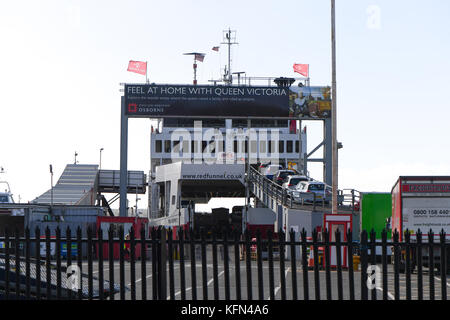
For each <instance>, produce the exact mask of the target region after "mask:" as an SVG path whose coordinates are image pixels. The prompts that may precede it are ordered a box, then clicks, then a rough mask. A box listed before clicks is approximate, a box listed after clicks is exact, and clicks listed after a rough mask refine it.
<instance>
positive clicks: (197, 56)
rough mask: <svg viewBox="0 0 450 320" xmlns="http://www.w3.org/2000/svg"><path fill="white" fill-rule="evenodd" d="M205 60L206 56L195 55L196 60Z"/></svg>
mask: <svg viewBox="0 0 450 320" xmlns="http://www.w3.org/2000/svg"><path fill="white" fill-rule="evenodd" d="M204 58H205V55H204V54H195V60H197V61H200V62H203V59H204Z"/></svg>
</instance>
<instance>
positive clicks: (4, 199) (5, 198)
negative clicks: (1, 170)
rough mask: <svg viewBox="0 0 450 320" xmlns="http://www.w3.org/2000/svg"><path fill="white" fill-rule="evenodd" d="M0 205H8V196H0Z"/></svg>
mask: <svg viewBox="0 0 450 320" xmlns="http://www.w3.org/2000/svg"><path fill="white" fill-rule="evenodd" d="M0 203H8V196H4V195H0Z"/></svg>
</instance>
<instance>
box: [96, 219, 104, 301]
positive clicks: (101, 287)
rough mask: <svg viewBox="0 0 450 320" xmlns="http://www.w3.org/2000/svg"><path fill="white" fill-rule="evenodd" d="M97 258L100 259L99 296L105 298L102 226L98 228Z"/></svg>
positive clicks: (101, 298)
mask: <svg viewBox="0 0 450 320" xmlns="http://www.w3.org/2000/svg"><path fill="white" fill-rule="evenodd" d="M97 247H98V253H97V259H98V294H99V296H98V298H99V300H103V299H104V295H103V290H104V282H103V281H104V280H103V279H104V275H103V230H102V228H101V227H99V228H98V230H97Z"/></svg>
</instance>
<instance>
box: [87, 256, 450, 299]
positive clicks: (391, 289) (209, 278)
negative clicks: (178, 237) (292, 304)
mask: <svg viewBox="0 0 450 320" xmlns="http://www.w3.org/2000/svg"><path fill="white" fill-rule="evenodd" d="M230 256H232V257H230V263H229V277H230V299H231V300H235V299H236V294H237V293H236V292H237V290H236V289H237V288H238V289H240V291H241V299H242V300H247V299H248V298H249V295H248V289H247V268H246V262H245V260H243V261H240V268H239V270H236V268H235V261H234V259H233V258H234V252H233V249H230ZM199 258H200V257H197V261H196V265H195V268H194V269H195V273H196V279H197V282H196V285H195V286H193V285H192V281H191V280H192V278H191V271H192V268H191V263H190V261H189V260H187V261H186V262H185V266H184V268H185V291H186V299H187V300H191V299H193V291H194V290H196V294H197V299H199V300H202V299H209V300H213V299H214V277H213V264H212V258H211V256H208V259H207V265H206V278H203V268H202V264H201V259H199ZM379 267H380V269H381V265H379ZM135 270H136V275H135V286H136V299H141V298H142V283H143V281H145V283H146V285H147V299H152V297H153V275H152V262H151V261H146V276H145V279H143V278H142V274H141V261H137V262H136V264H135ZM262 270H263V275H262V277H263V293H264V296H263V297H262V298H263V299H264V300H266V299H269V297H270V294H269V293H270V286H269V283H270V282H269V262H268V261H267V260H264V261H263V267H262ZM82 271H83V273H84V272H87V262H84V263H83V270H82ZM103 272H104V278H105V280H108V279H109V265H108V262H107V261H105V263H104V268H103ZM98 273H99V270H98V264H97V262H94V275H95V276H98ZM280 273H281V272H280V262H279V261H278V260H275V261H274V266H273V283H274V287H273V292H274V296H275V300H279V299H281V298H282V288H281V281H280V279H281V277H280ZM293 273H294V272H293V270H292V268H291V262H290V261H286V262H285V269H284V272H283V274H284V276H285V279H286V298H287V299H288V300H291V299H293V281H292V275H293ZM237 274H239V276H240V278H241V279H240V285H239V286H238V287H237V286H236V275H237ZM295 274H296V277H297V279H296V283H295V286H294V287H295V288H296V289H297V298H298V299H299V300H303V299H304V298H305V296H304V288H305V286H304V281H303V269H302V267H301V265H300V263H297V265H296V270H295ZM180 275H181V268H180V261H179V260H175V261H174V280H175V285H174V292H175V299H177V300H180V299H181V293H182V292H181V286H180ZM124 276H125V277H124V283H125V285H126V286H127V287H128V288H129V289H131V286H132V285H131V264H130V263H129V262H125V266H124ZM217 278H218V288H219V296H218V299H220V300H224V299H225V269H224V262H223V260H222V259H219V260H218V268H217ZM167 279H169V270H168V268H167ZM431 279H432V280H433V282H434V292H435V299H436V300H440V299H441V278H440V276H434V277H432V278H431ZM318 280H319V287H318V290H319V294H320V299H322V300H325V299H327V288H326V272H325V271H324V270H320V271H319V273H318ZM330 280H331V298H332V299H333V300H336V299H338V273H337V271H331V272H330ZM114 281H115V282H116V283H119V282H120V266H119V262H118V261H115V265H114ZM342 283H343V299H344V300H348V299H350V288H349V272H348V270H343V272H342ZM387 284H388V286H387V294H388V299H390V300H394V299H395V281H394V272H393V266H392V265H388V281H387ZM204 285H205V287H206V289H207V290H206V291H207V292H206V293H207V295H206V296H204V293H203V291H204ZM446 285H447V288H448V287H449V286H450V284H449V281H448V280H447V283H446ZM193 288H194V289H193ZM251 290H252V299H259V298H260V297H259V286H258V268H257V262H256V261H255V260H252V261H251ZM374 290H375V292H376V298H377V299H382V298H383V290H382V285H379V286H377V288H376V289H374ZM308 293H309V299H311V300H314V299H315V298H316V285H315V273H314V270H309V271H308ZM406 294H407V293H406V276H405V274H400V275H399V296H400V299H401V300H406V297H407V296H406ZM167 296H168V299H170V291H169V280H168V285H167ZM354 296H355V299H357V300H359V299H361V272H360V271H354ZM115 298H116V299H119V298H120V294H116V296H115ZM125 298H126V299H131V291H130V290H127V291H126V294H125ZM368 298H369V299H371V298H372V291H371V290H369V291H368ZM411 298H412V299H413V300H417V299H418V275H417V273H413V274H412V275H411ZM423 298H424V299H425V300H428V299H429V298H430V277H429V271H428V269H426V268H425V269H424V272H423Z"/></svg>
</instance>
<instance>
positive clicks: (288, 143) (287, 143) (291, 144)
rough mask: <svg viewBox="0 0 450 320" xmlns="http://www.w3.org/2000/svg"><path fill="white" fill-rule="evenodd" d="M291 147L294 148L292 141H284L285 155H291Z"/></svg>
mask: <svg viewBox="0 0 450 320" xmlns="http://www.w3.org/2000/svg"><path fill="white" fill-rule="evenodd" d="M293 147H294V144H293V141H292V140H289V141H286V152H287V153H292V152H293V151H294V150H293Z"/></svg>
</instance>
